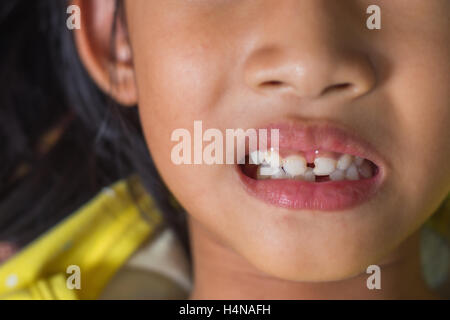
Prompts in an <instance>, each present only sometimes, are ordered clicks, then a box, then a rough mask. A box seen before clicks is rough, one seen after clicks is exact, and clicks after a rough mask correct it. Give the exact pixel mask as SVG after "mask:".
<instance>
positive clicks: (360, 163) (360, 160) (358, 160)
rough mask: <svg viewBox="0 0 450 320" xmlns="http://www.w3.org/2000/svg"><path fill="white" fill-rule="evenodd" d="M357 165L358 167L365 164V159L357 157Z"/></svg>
mask: <svg viewBox="0 0 450 320" xmlns="http://www.w3.org/2000/svg"><path fill="white" fill-rule="evenodd" d="M354 161H355V164H356V165H357V166H360V165H362V163H363V162H364V158H361V157H355V160H354Z"/></svg>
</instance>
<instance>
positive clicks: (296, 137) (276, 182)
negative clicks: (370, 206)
mask: <svg viewBox="0 0 450 320" xmlns="http://www.w3.org/2000/svg"><path fill="white" fill-rule="evenodd" d="M273 128H275V129H278V130H279V144H278V145H276V144H275V146H276V148H275V147H273V146H274V144H273V143H272V141H271V139H268V144H267V146H268V149H264V148H261V149H260V150H259V149H252V150H250V149H249V150H247V154H246V157H245V162H244V161H242V163H243V164H239V165H237V166H236V169H237V172H238V175H239V177H240V180H241V182H242V183H243V186H244V189H245V190H246V191H247V192H248V193H249V194H250V195H252V196H254V197H256V198H257V199H259V200H262V201H264V202H266V203H269V204H271V205H275V206H278V207H284V208H289V209H310V210H323V211H338V210H344V209H349V208H352V207H355V206H357V205H360V204H362V203H364V202H366V201H368V200H369V199H371V198H372V197H373V196H374V195H375V194H376V193H377V191H378V190H379V188H380V186H381V185H382V183H383V181H384V180H385V176H386V173H385V172H386V171H385V170H384V168H385V161H384V159H383V158H382V157H381V156H380V155H379V154H378V153H377V151H375V149H374V148H373V147H372V146H371V145H370V144H369V143H367V142H366V141H364V140H362V139H361V138H359V137H357V136H355V135H354V134H352V133H349V131H347V130H346V129H343V128H340V127H336V126H333V125H331V124H328V123H325V124H313V125H308V124H303V123H294V124H292V123H287V124H286V123H281V124H274V125H270V126H268V127H267V129H273ZM265 150H267V151H265Z"/></svg>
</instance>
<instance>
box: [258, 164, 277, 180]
mask: <svg viewBox="0 0 450 320" xmlns="http://www.w3.org/2000/svg"><path fill="white" fill-rule="evenodd" d="M280 171H282V169H281V168H274V167H270V166H268V165H262V166H259V167H258V171H257V177H258V179H268V178H270V177H271V176H276V175H277V174H280Z"/></svg>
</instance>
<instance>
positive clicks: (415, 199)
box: [386, 31, 450, 219]
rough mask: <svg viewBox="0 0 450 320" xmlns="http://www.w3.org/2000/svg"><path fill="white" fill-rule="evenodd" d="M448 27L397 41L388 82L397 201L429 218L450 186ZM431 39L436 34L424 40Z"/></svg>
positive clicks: (406, 210)
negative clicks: (411, 38)
mask: <svg viewBox="0 0 450 320" xmlns="http://www.w3.org/2000/svg"><path fill="white" fill-rule="evenodd" d="M444 38H448V33H445V34H444V33H443V32H442V31H441V33H440V34H439V33H436V34H435V35H434V36H433V37H430V36H428V37H421V38H420V39H422V40H417V39H416V38H414V39H415V40H414V41H408V39H405V42H404V43H399V44H397V45H395V44H393V46H392V47H391V49H389V50H391V51H389V50H388V51H387V54H389V55H390V56H393V57H397V58H396V59H393V60H394V63H393V70H391V71H392V72H391V76H390V77H389V78H388V81H387V82H386V92H389V93H388V94H387V95H388V96H389V99H390V103H391V104H392V106H393V107H392V110H391V111H389V113H390V115H389V114H388V115H386V117H391V118H395V121H394V128H393V137H392V138H393V139H392V141H395V143H394V144H393V145H392V150H390V152H391V158H392V159H393V161H392V166H393V171H394V176H393V180H395V181H393V183H394V184H396V187H395V188H396V190H399V195H398V199H397V201H398V202H399V203H401V206H402V209H404V212H407V213H408V214H409V217H410V218H409V219H411V217H412V215H413V212H416V213H417V215H419V214H422V215H426V216H425V217H424V218H427V217H428V216H429V215H430V214H431V213H432V212H433V211H434V209H436V207H437V206H438V205H439V202H441V201H442V199H443V198H444V197H445V196H446V195H447V194H448V192H449V191H450V166H449V160H448V159H449V157H450V130H448V127H449V123H450V92H449V90H448V83H449V81H450V77H449V72H448V70H450V59H449V57H450V46H449V45H448V44H447V42H445V41H443V39H444ZM423 39H430V40H423Z"/></svg>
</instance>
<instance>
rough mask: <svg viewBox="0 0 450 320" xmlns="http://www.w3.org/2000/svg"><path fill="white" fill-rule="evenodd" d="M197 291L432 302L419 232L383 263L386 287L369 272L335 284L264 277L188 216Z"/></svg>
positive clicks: (195, 295)
mask: <svg viewBox="0 0 450 320" xmlns="http://www.w3.org/2000/svg"><path fill="white" fill-rule="evenodd" d="M189 228H190V235H191V248H192V255H193V263H194V264H193V271H194V287H193V290H192V292H191V294H190V296H189V299H191V300H210V299H212V300H228V299H232V300H247V299H250V300H253V299H255V300H266V299H270V300H277V299H286V300H291V299H295V300H307V299H433V298H436V296H434V295H433V293H432V292H431V291H430V290H429V289H428V288H427V286H426V284H425V281H424V279H423V277H422V272H421V264H420V250H419V248H420V246H419V245H420V243H419V232H416V234H414V235H413V236H411V237H410V238H408V239H407V240H406V241H405V242H404V243H403V244H402V245H401V246H400V247H399V248H398V249H396V252H393V253H392V254H390V255H389V257H387V258H386V259H384V260H383V261H384V262H383V261H382V262H380V264H379V265H380V268H381V289H373V290H369V289H368V288H367V278H368V277H369V276H370V275H369V274H366V273H365V272H363V273H361V274H360V275H358V276H355V277H352V278H349V279H346V280H341V281H335V282H320V283H311V282H296V281H286V280H282V279H277V278H274V277H271V276H269V275H267V274H263V273H261V272H260V271H258V270H257V269H256V268H254V267H253V266H252V265H250V264H249V263H248V262H247V261H246V260H245V259H244V258H243V257H241V256H240V255H239V254H237V253H236V252H235V251H234V250H232V249H231V248H229V247H227V246H226V245H224V244H223V243H222V242H220V241H219V240H217V239H216V238H215V237H214V236H213V235H212V234H211V233H209V232H208V231H207V230H206V229H205V228H204V227H203V226H202V225H200V224H199V223H198V222H197V221H196V220H194V219H192V218H191V217H190V218H189Z"/></svg>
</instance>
